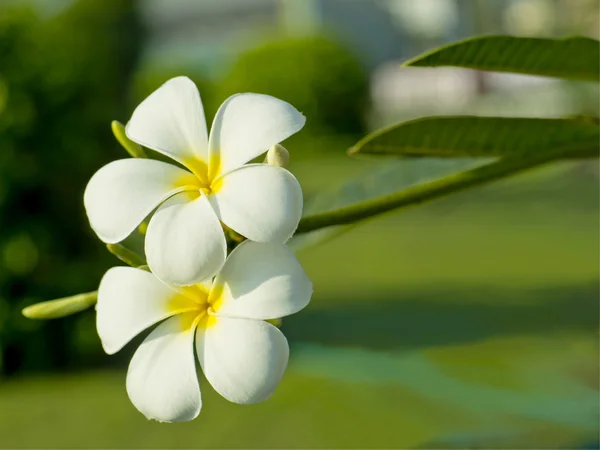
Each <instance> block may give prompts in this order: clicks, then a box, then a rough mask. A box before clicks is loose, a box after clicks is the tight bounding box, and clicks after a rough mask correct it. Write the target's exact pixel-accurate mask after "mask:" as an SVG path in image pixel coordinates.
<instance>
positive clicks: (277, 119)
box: [209, 94, 306, 175]
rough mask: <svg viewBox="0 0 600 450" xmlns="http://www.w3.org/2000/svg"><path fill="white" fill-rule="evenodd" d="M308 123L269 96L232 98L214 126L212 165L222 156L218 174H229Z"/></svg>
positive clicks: (219, 112)
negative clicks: (215, 159) (214, 160)
mask: <svg viewBox="0 0 600 450" xmlns="http://www.w3.org/2000/svg"><path fill="white" fill-rule="evenodd" d="M305 122H306V118H305V117H304V116H303V115H302V114H301V113H300V112H298V110H297V109H296V108H294V107H293V106H292V105H290V104H289V103H287V102H284V101H283V100H279V99H277V98H275V97H271V96H270V95H262V94H236V95H233V96H231V97H229V98H228V99H227V100H225V102H224V103H223V104H222V105H221V107H220V108H219V110H218V111H217V114H216V116H215V120H214V122H213V125H212V129H211V131H210V138H209V151H210V155H211V161H212V160H213V159H214V158H213V156H215V157H216V156H219V159H220V169H221V170H220V172H219V173H226V172H229V171H230V170H233V169H236V168H238V167H240V166H241V165H243V164H245V163H247V162H248V161H250V160H251V159H253V158H256V157H257V156H258V155H260V154H262V153H264V152H266V151H267V150H269V148H270V147H272V146H273V145H275V144H278V143H279V142H281V141H283V140H284V139H286V138H288V137H290V136H291V135H292V134H294V133H297V132H298V131H300V129H301V128H302V127H303V126H304V123H305ZM211 172H212V169H211ZM213 175H214V173H213Z"/></svg>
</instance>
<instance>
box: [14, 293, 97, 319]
mask: <svg viewBox="0 0 600 450" xmlns="http://www.w3.org/2000/svg"><path fill="white" fill-rule="evenodd" d="M97 300H98V291H93V292H87V293H85V294H78V295H74V296H72V297H65V298H59V299H57V300H49V301H47V302H41V303H36V304H35V305H31V306H28V307H27V308H25V309H23V315H24V316H25V317H27V318H28V319H37V320H42V319H58V318H60V317H65V316H70V315H71V314H75V313H78V312H80V311H83V310H84V309H87V308H89V307H90V306H93V305H95V304H96V301H97Z"/></svg>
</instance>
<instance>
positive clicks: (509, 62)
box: [404, 36, 600, 81]
mask: <svg viewBox="0 0 600 450" xmlns="http://www.w3.org/2000/svg"><path fill="white" fill-rule="evenodd" d="M599 54H600V42H599V41H597V40H595V39H590V38H585V37H579V36H576V37H570V38H566V39H543V38H530V37H514V36H480V37H474V38H471V39H466V40H464V41H460V42H456V43H453V44H450V45H446V46H444V47H440V48H437V49H435V50H432V51H430V52H428V53H425V54H423V55H419V56H417V57H416V58H413V59H411V60H410V61H408V62H406V63H405V64H404V65H405V66H418V67H437V66H456V67H466V68H469V69H480V70H492V71H498V72H515V73H524V74H530V75H543V76H549V77H559V78H569V79H574V80H589V81H598V80H600V68H599V66H598V55H599Z"/></svg>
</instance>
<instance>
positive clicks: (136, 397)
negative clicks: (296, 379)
mask: <svg viewBox="0 0 600 450" xmlns="http://www.w3.org/2000/svg"><path fill="white" fill-rule="evenodd" d="M311 295H312V283H311V281H310V280H309V278H308V277H307V275H306V273H305V272H304V270H303V269H302V266H301V265H300V263H299V262H298V260H297V259H296V257H295V256H294V254H293V253H292V252H291V251H290V250H289V249H288V248H287V247H285V246H284V245H281V244H259V243H256V242H252V241H244V242H243V243H242V244H240V245H239V246H238V247H237V248H236V249H235V250H234V251H233V252H232V253H231V254H230V255H229V257H228V258H227V261H226V262H225V265H224V266H223V268H222V269H221V271H220V272H219V273H218V274H217V276H216V277H215V279H214V280H213V282H212V283H211V282H205V283H202V284H199V285H194V286H187V287H177V286H173V285H167V284H165V283H163V282H161V281H160V280H159V279H158V278H156V277H155V276H154V275H153V274H151V273H150V272H146V271H143V270H140V269H134V268H131V267H115V268H112V269H110V270H109V271H108V272H107V273H106V275H104V277H103V278H102V281H101V282H100V288H99V291H98V304H97V306H96V309H97V328H98V334H99V335H100V339H101V341H102V346H103V347H104V350H105V351H106V352H107V353H109V354H113V353H115V352H117V351H119V350H120V349H121V348H122V347H123V346H124V345H125V344H126V343H127V342H129V341H130V340H131V339H132V338H133V337H134V336H136V335H137V334H138V333H140V332H142V331H143V330H144V329H146V328H148V327H150V326H151V325H153V324H155V323H157V322H159V321H161V320H164V321H163V322H162V323H160V324H159V325H158V326H157V327H156V328H155V329H154V330H153V331H152V332H151V333H150V334H149V335H148V337H147V338H146V339H145V340H144V341H143V343H142V344H141V345H140V347H139V348H138V349H137V351H136V352H135V354H134V355H133V358H132V360H131V363H130V365H129V370H128V373H127V393H128V394H129V398H130V399H131V401H132V402H133V404H134V405H135V407H136V408H137V409H139V410H140V411H141V412H142V413H143V414H144V415H145V416H146V417H148V418H150V419H156V420H159V421H163V422H178V421H185V420H191V419H193V418H195V417H196V416H197V415H198V413H199V412H200V408H201V399H200V387H199V384H198V378H197V375H196V364H195V358H194V341H195V348H196V352H197V355H198V359H199V361H200V366H201V367H202V370H203V372H204V375H205V376H206V379H207V380H208V382H209V383H210V384H211V385H212V387H213V388H214V389H215V390H216V391H217V392H218V393H219V394H221V395H222V396H223V397H225V398H226V399H227V400H230V401H232V402H235V403H242V404H249V403H257V402H260V401H262V400H266V399H267V398H268V397H269V396H270V395H271V394H272V393H273V391H274V389H275V388H276V386H277V384H278V383H279V381H280V380H281V377H282V376H283V373H284V371H285V368H286V365H287V361H288V355H289V349H288V344H287V340H286V339H285V337H284V335H283V334H282V333H281V331H280V330H279V329H278V328H277V327H275V326H273V325H271V324H270V323H268V322H266V321H265V320H269V319H275V318H279V317H283V316H287V315H289V314H293V313H295V312H297V311H299V310H301V309H302V308H304V307H305V306H306V305H307V304H308V302H309V300H310V297H311ZM165 319H166V320H165Z"/></svg>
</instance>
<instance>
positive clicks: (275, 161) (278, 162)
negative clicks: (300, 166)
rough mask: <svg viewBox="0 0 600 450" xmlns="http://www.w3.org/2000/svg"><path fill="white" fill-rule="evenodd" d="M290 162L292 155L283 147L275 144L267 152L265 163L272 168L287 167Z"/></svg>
mask: <svg viewBox="0 0 600 450" xmlns="http://www.w3.org/2000/svg"><path fill="white" fill-rule="evenodd" d="M289 161H290V153H289V152H288V151H287V150H286V149H285V147H284V146H283V145H279V144H275V145H274V146H273V147H271V148H270V149H269V151H268V152H267V157H266V158H265V162H266V163H267V164H269V165H271V166H277V167H287V165H288V163H289Z"/></svg>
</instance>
